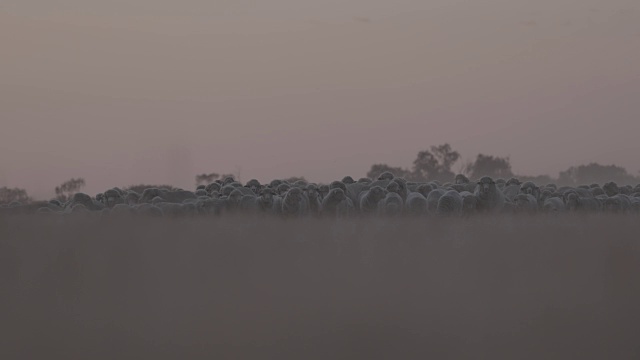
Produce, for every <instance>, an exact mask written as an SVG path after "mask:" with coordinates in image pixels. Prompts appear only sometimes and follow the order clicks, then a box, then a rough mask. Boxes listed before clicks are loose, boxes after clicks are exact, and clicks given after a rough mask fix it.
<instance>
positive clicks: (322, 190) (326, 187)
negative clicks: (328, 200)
mask: <svg viewBox="0 0 640 360" xmlns="http://www.w3.org/2000/svg"><path fill="white" fill-rule="evenodd" d="M330 190H331V189H330V188H329V185H320V186H318V194H320V199H324V198H325V197H326V196H327V194H329V191H330Z"/></svg>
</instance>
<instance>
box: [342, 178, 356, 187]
mask: <svg viewBox="0 0 640 360" xmlns="http://www.w3.org/2000/svg"><path fill="white" fill-rule="evenodd" d="M355 182H356V181H355V180H353V178H352V177H351V176H345V177H343V178H342V183H343V184H345V185H346V184H353V183H355Z"/></svg>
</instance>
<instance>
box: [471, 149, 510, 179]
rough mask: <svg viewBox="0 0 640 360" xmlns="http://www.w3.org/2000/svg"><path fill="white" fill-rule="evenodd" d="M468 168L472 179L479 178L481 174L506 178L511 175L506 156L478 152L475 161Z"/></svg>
mask: <svg viewBox="0 0 640 360" xmlns="http://www.w3.org/2000/svg"><path fill="white" fill-rule="evenodd" d="M468 170H469V171H468V173H469V175H470V177H471V178H472V179H479V178H481V177H482V176H491V177H493V178H503V179H506V178H510V177H512V176H513V172H512V171H511V162H510V161H509V158H508V157H504V158H502V157H498V156H492V155H484V154H478V157H477V158H476V161H475V162H473V164H471V165H470V166H469V168H468Z"/></svg>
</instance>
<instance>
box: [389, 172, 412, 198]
mask: <svg viewBox="0 0 640 360" xmlns="http://www.w3.org/2000/svg"><path fill="white" fill-rule="evenodd" d="M391 181H392V182H395V183H396V184H398V187H399V190H398V195H400V197H402V199H403V200H404V199H406V198H407V194H409V190H408V188H407V180H405V179H404V178H400V177H397V178H394V179H393V180H391ZM387 186H388V185H387Z"/></svg>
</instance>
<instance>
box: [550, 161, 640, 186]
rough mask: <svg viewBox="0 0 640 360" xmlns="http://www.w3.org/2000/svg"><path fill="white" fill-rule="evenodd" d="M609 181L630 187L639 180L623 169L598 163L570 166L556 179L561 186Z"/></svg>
mask: <svg viewBox="0 0 640 360" xmlns="http://www.w3.org/2000/svg"><path fill="white" fill-rule="evenodd" d="M609 181H615V182H616V183H618V184H621V185H622V184H624V185H632V184H636V183H637V182H639V181H640V179H639V178H637V177H635V176H633V175H631V174H629V173H628V172H627V170H626V169H625V168H623V167H620V166H616V165H600V164H598V163H590V164H588V165H580V166H577V167H576V166H572V167H570V168H568V169H567V170H565V171H561V172H560V176H559V178H558V182H559V183H560V184H563V185H588V184H592V183H598V184H603V183H606V182H609Z"/></svg>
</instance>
